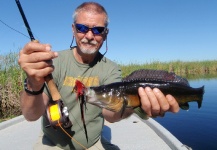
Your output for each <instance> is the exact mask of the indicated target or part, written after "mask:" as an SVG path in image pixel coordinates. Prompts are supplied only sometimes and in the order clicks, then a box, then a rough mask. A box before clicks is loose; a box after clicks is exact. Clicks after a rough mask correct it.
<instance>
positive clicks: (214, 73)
mask: <svg viewBox="0 0 217 150" xmlns="http://www.w3.org/2000/svg"><path fill="white" fill-rule="evenodd" d="M17 60H18V54H17V53H10V54H8V55H5V56H1V55H0V122H1V121H4V120H7V119H10V118H12V117H14V116H18V115H20V114H21V110H20V101H19V98H20V92H21V91H22V89H23V80H24V78H25V73H23V71H22V70H21V69H20V67H19V65H18V63H17ZM120 67H121V69H122V73H123V74H122V75H123V77H125V76H126V75H128V74H130V73H131V72H133V71H135V70H138V69H158V70H167V71H169V72H175V73H176V74H177V75H180V76H183V77H186V78H187V79H191V80H193V79H199V78H217V60H213V61H194V62H182V61H172V62H167V63H165V62H158V61H156V62H152V63H145V64H133V63H132V64H129V65H122V64H120Z"/></svg>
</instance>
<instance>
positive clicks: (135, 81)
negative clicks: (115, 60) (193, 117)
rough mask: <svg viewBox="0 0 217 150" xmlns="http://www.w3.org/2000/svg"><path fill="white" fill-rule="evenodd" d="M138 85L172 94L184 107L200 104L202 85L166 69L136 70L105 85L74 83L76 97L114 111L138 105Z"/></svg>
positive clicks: (202, 91)
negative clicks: (198, 85) (192, 103)
mask: <svg viewBox="0 0 217 150" xmlns="http://www.w3.org/2000/svg"><path fill="white" fill-rule="evenodd" d="M139 87H143V88H145V87H150V88H152V89H153V88H158V89H160V90H161V92H162V93H163V94H165V95H167V94H171V95H172V96H173V97H174V98H175V99H176V100H177V102H178V104H179V107H180V108H182V109H184V110H188V109H189V104H188V103H189V102H197V103H198V108H200V107H201V106H202V100H203V95H204V85H203V86H201V87H198V88H194V87H191V86H190V84H189V82H188V80H187V79H186V78H183V77H181V76H178V75H176V74H175V73H174V72H168V71H165V70H151V69H140V70H136V71H134V72H132V73H131V74H130V75H128V76H126V77H125V78H123V79H122V81H120V82H114V83H111V84H107V85H100V86H91V87H85V86H84V84H83V83H82V82H81V81H79V80H76V83H75V90H76V91H77V97H78V98H79V97H82V98H83V101H84V102H87V103H90V104H93V105H96V106H98V107H101V108H105V109H108V110H111V111H114V112H119V111H121V110H123V109H125V108H137V107H140V106H141V101H140V97H139V95H138V88H139Z"/></svg>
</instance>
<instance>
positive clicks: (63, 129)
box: [58, 120, 87, 150]
mask: <svg viewBox="0 0 217 150" xmlns="http://www.w3.org/2000/svg"><path fill="white" fill-rule="evenodd" d="M58 124H59V127H60V128H61V129H62V130H63V132H65V134H66V135H68V136H69V137H70V138H71V139H72V140H73V141H74V142H76V143H77V144H78V145H80V146H81V147H82V148H84V149H85V150H86V149H87V148H86V147H85V146H84V145H82V144H81V143H80V142H78V141H77V140H76V139H75V138H73V137H72V136H71V135H70V134H69V133H68V132H67V131H66V130H65V129H64V128H63V127H62V126H61V124H60V122H59V120H58Z"/></svg>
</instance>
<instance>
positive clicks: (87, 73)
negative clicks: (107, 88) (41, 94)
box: [42, 50, 121, 149]
mask: <svg viewBox="0 0 217 150" xmlns="http://www.w3.org/2000/svg"><path fill="white" fill-rule="evenodd" d="M53 64H54V67H55V70H54V72H53V73H52V75H53V78H54V81H55V83H56V85H57V87H58V91H59V92H60V95H61V99H62V100H63V103H64V105H65V106H66V107H67V108H68V110H69V119H70V120H71V122H72V124H73V126H72V127H71V128H70V129H66V131H67V132H68V133H69V134H70V135H71V136H72V137H73V138H74V139H76V140H77V141H78V142H79V143H81V144H82V145H84V146H85V147H87V148H88V147H90V146H92V145H93V144H94V143H95V142H97V140H98V139H99V137H100V134H101V130H102V127H103V123H104V119H103V116H102V110H101V108H99V107H97V106H94V105H91V104H88V103H87V104H86V108H84V119H85V123H86V127H87V133H88V142H87V140H86V136H85V131H84V128H83V122H82V119H81V110H80V104H79V102H78V101H77V100H76V93H75V92H74V91H73V88H74V85H75V81H76V80H80V81H81V82H82V83H84V84H85V86H99V85H106V84H109V83H112V82H119V81H121V71H120V68H119V67H118V65H117V64H115V63H114V62H112V61H110V60H109V59H107V58H106V57H104V56H103V55H102V54H100V53H98V54H97V57H96V58H95V60H94V61H93V62H92V63H91V64H80V63H78V62H77V61H76V60H75V58H74V55H73V50H64V51H60V52H58V57H57V58H55V59H54V60H53ZM46 93H48V92H46ZM48 124H49V122H48V120H47V118H46V117H45V116H43V119H42V126H43V127H42V128H43V132H44V134H45V135H46V136H48V137H49V138H50V140H51V141H52V142H53V143H54V144H56V145H57V146H59V147H61V148H63V149H82V147H81V146H79V145H78V144H77V143H76V142H74V141H73V140H72V139H70V138H69V137H68V136H67V135H66V134H65V133H64V132H63V131H62V130H61V129H60V128H57V129H54V128H53V127H49V128H45V126H46V125H48Z"/></svg>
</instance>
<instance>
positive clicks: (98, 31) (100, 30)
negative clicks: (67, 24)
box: [75, 24, 106, 35]
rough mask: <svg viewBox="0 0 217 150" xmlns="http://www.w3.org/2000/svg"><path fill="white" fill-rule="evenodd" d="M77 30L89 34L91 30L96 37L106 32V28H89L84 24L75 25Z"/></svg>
mask: <svg viewBox="0 0 217 150" xmlns="http://www.w3.org/2000/svg"><path fill="white" fill-rule="evenodd" d="M75 28H76V30H77V31H78V32H80V33H87V32H88V31H89V30H91V31H92V33H93V34H95V35H100V34H103V32H104V31H105V30H106V27H93V28H89V27H88V26H85V25H83V24H75Z"/></svg>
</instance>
